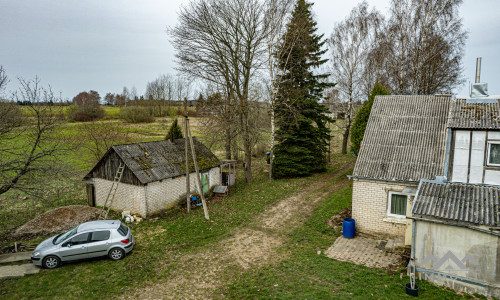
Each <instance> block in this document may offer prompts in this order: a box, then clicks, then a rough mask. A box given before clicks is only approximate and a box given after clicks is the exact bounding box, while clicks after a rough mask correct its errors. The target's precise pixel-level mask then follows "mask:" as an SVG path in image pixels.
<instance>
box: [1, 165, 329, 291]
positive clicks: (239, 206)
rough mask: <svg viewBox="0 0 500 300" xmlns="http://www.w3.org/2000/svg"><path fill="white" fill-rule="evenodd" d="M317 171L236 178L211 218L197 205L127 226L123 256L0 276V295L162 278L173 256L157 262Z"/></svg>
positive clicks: (121, 286)
mask: <svg viewBox="0 0 500 300" xmlns="http://www.w3.org/2000/svg"><path fill="white" fill-rule="evenodd" d="M317 176H320V175H316V176H312V177H308V178H301V179H291V180H279V181H273V182H272V183H271V184H270V183H269V182H268V181H267V180H266V178H267V177H266V176H265V174H264V173H262V174H261V175H260V176H257V177H256V179H255V181H254V182H253V183H252V184H245V183H242V182H241V180H240V183H238V184H237V185H236V186H234V187H233V188H232V190H231V196H229V197H227V198H224V200H223V201H218V202H215V203H213V204H211V205H209V210H210V216H211V221H206V220H205V219H204V215H203V210H202V209H196V210H194V211H193V212H192V213H191V214H187V213H185V212H184V211H183V210H174V211H171V212H170V213H169V214H167V215H165V216H163V217H162V218H159V219H157V220H147V221H144V222H142V223H139V224H138V225H132V226H131V228H132V232H133V233H134V235H135V237H136V243H137V246H136V248H135V249H134V251H133V252H132V253H131V254H130V255H129V256H128V257H127V258H126V259H124V260H122V261H118V262H113V261H109V260H106V259H102V260H97V261H87V262H81V263H75V264H68V265H65V266H63V267H61V268H59V269H56V270H50V271H49V270H42V271H41V272H40V274H36V275H34V276H27V277H22V278H17V279H6V280H0V298H2V297H4V298H8V299H12V298H19V297H21V298H40V297H41V298H49V297H50V298H52V297H56V298H57V297H59V298H67V297H68V296H70V297H71V296H73V297H74V298H98V297H104V296H106V297H110V296H112V295H118V294H123V293H127V291H129V290H132V289H134V288H135V287H138V286H140V285H142V284H144V283H146V282H154V281H155V280H158V279H165V278H166V277H168V274H169V272H170V270H172V268H175V261H172V262H169V264H168V267H167V268H166V269H163V268H162V269H158V268H157V266H159V265H160V263H163V262H165V260H167V261H168V259H169V253H176V254H183V253H189V252H191V251H197V250H200V249H203V248H206V247H210V245H211V244H213V243H216V242H217V241H219V240H221V239H223V238H225V237H227V236H229V235H231V232H232V231H233V229H234V228H236V227H241V226H244V225H245V224H247V223H248V222H249V221H250V220H251V219H252V218H253V216H255V215H256V214H258V213H259V212H262V211H263V210H264V209H265V208H268V207H269V206H271V205H273V204H274V203H276V202H278V201H279V200H280V199H282V198H283V197H286V196H287V195H291V194H293V193H294V192H295V191H296V190H297V189H299V188H300V187H301V186H304V185H307V184H310V183H312V182H313V181H314V179H315V178H316V177H317ZM254 190H260V191H262V193H260V194H261V195H265V197H256V198H252V193H253V191H254ZM250 200H252V201H250ZM162 265H163V264H162Z"/></svg>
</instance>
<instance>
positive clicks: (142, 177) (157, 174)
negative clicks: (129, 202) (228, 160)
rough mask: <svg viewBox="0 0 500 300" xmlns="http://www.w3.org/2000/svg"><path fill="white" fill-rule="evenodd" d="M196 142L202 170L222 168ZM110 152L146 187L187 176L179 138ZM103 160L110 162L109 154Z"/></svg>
mask: <svg viewBox="0 0 500 300" xmlns="http://www.w3.org/2000/svg"><path fill="white" fill-rule="evenodd" d="M193 143H194V145H195V151H196V157H197V161H198V166H199V168H200V170H207V169H211V168H213V167H217V166H219V165H220V161H219V159H218V158H217V157H216V156H215V155H214V154H213V153H212V152H211V151H210V150H209V149H208V148H207V147H205V146H204V145H203V144H202V143H201V142H199V141H198V140H197V139H196V138H193ZM109 151H115V152H116V154H118V156H120V158H121V159H122V160H123V162H124V163H125V165H126V166H127V167H128V168H129V169H130V170H131V171H132V173H134V175H135V176H136V177H137V179H139V181H140V182H141V183H142V184H146V183H150V182H154V181H159V180H162V179H167V178H172V177H176V176H179V175H184V174H186V160H185V153H184V139H176V140H175V141H174V143H172V142H170V141H157V142H147V143H137V144H126V145H116V146H113V147H112V148H111V149H110V150H109ZM109 151H108V152H109ZM189 155H190V157H189V158H190V159H189V161H190V168H189V169H190V172H194V166H193V162H192V159H191V157H192V156H191V152H189ZM103 159H106V155H105V156H104V157H103ZM101 161H102V160H101ZM98 165H99V163H98V164H97V165H96V167H97V166H98ZM94 169H95V167H94ZM91 173H92V171H91V172H90V173H89V174H91Z"/></svg>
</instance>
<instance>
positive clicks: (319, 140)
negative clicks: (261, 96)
mask: <svg viewBox="0 0 500 300" xmlns="http://www.w3.org/2000/svg"><path fill="white" fill-rule="evenodd" d="M311 6H312V4H311V3H307V2H306V1H305V0H298V1H297V4H296V5H295V8H294V11H293V13H292V17H291V19H290V22H289V23H288V25H287V33H286V34H285V35H284V36H283V39H282V41H281V45H280V47H283V48H284V49H287V51H278V52H277V53H280V55H283V56H284V57H280V59H278V61H279V62H280V65H279V66H278V67H279V69H280V72H281V74H280V75H281V76H279V78H280V82H279V90H278V96H277V98H276V105H275V116H276V125H277V127H278V130H277V131H276V141H277V145H276V148H275V159H274V165H273V177H274V178H283V177H297V176H307V175H310V174H311V173H315V172H322V171H324V170H326V154H327V152H328V140H329V138H330V129H329V128H328V126H327V122H329V121H332V120H331V119H330V118H329V117H328V116H327V113H328V110H327V108H326V107H324V106H322V105H320V104H319V103H318V101H319V100H320V99H321V98H322V95H323V90H324V89H325V88H327V87H330V86H333V84H330V83H327V82H326V80H325V79H326V78H327V77H328V74H317V73H314V72H313V69H314V68H318V67H319V66H321V65H322V64H324V63H325V62H326V61H327V59H322V58H321V56H322V55H323V54H324V53H325V52H326V51H327V50H326V49H325V50H322V49H321V48H322V47H323V45H324V44H325V40H323V35H318V34H316V30H317V28H316V22H315V21H314V20H313V17H312V14H311Z"/></svg>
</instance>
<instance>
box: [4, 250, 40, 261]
mask: <svg viewBox="0 0 500 300" xmlns="http://www.w3.org/2000/svg"><path fill="white" fill-rule="evenodd" d="M31 253H32V252H31V251H30V252H16V253H7V254H2V255H0V264H3V263H10V262H16V261H23V260H30V259H31Z"/></svg>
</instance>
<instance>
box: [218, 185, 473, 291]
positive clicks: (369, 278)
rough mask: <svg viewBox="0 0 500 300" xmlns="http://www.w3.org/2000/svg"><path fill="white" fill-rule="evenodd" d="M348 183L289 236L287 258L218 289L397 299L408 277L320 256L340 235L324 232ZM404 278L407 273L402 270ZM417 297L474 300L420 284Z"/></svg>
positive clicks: (342, 203) (343, 203)
mask: <svg viewBox="0 0 500 300" xmlns="http://www.w3.org/2000/svg"><path fill="white" fill-rule="evenodd" d="M350 183H351V182H349V183H347V184H345V185H343V186H342V187H341V188H340V189H338V190H337V191H335V192H334V193H332V194H330V196H328V197H327V198H326V199H325V200H324V201H322V202H321V204H320V205H319V206H318V207H317V208H316V210H315V212H314V214H313V216H312V217H311V218H309V219H308V220H307V222H306V223H305V224H304V225H303V226H301V227H299V228H297V229H296V230H295V231H294V232H292V233H291V234H290V236H289V240H288V243H287V244H286V245H285V246H284V247H283V248H282V249H281V250H280V251H281V252H282V253H283V255H284V256H285V254H286V257H287V258H286V259H284V260H282V261H281V262H280V263H279V264H277V265H271V266H266V267H264V268H260V269H254V270H251V271H250V272H247V273H245V274H244V275H243V276H241V277H240V278H238V279H237V280H235V281H234V282H232V283H231V284H229V285H228V287H227V289H225V290H222V291H220V292H221V293H224V294H225V296H226V297H228V298H232V299H241V298H252V299H331V298H338V299H345V298H356V299H367V298H374V299H401V298H408V299H412V298H413V297H410V296H407V295H406V294H405V288H404V285H405V284H406V283H408V282H409V277H408V276H406V275H404V276H403V279H402V280H401V279H400V274H399V273H396V274H394V275H389V274H388V272H387V271H384V270H381V269H376V268H372V269H371V268H367V267H364V266H359V265H355V264H351V263H347V262H341V261H337V260H334V259H331V258H328V257H326V256H324V255H323V254H320V255H318V251H321V253H324V251H325V250H326V249H328V247H330V246H331V245H332V244H333V242H334V240H335V238H337V237H338V236H340V234H341V233H340V232H335V231H333V230H331V229H329V228H328V224H327V220H329V219H330V218H331V217H332V215H334V214H336V213H339V212H341V211H342V210H344V209H345V208H346V207H349V206H351V199H352V188H351V186H350ZM405 274H406V272H405ZM417 284H418V285H419V286H420V290H419V295H420V297H421V298H425V299H461V298H472V297H470V296H469V295H465V296H461V295H457V294H456V293H455V292H454V291H451V290H448V289H443V288H440V287H436V286H434V285H432V284H429V283H427V282H425V281H418V282H417Z"/></svg>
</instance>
